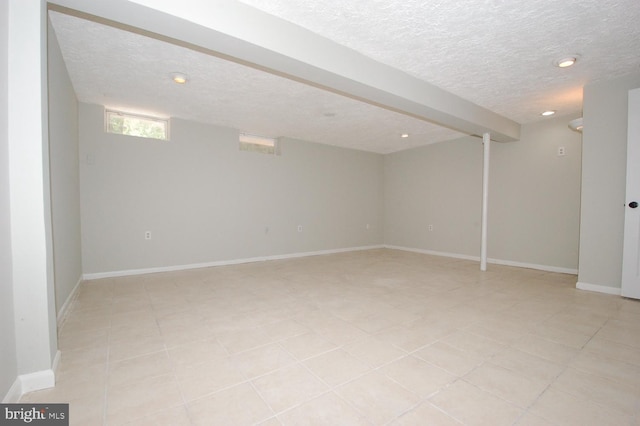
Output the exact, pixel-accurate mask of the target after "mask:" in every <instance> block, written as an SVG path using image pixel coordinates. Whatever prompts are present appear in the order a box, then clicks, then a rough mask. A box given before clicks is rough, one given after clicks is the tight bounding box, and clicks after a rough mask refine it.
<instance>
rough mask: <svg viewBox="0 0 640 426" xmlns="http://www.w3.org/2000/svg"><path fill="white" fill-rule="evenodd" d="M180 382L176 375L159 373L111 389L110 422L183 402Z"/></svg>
mask: <svg viewBox="0 0 640 426" xmlns="http://www.w3.org/2000/svg"><path fill="white" fill-rule="evenodd" d="M182 404H183V402H182V397H181V395H180V390H179V389H178V384H177V383H176V381H175V379H174V378H173V376H172V375H167V376H158V377H153V378H151V379H146V380H142V381H138V382H136V383H133V384H130V385H127V386H116V387H110V388H109V389H108V391H107V423H108V424H112V423H113V424H118V423H120V424H121V423H126V422H131V421H133V420H136V419H138V418H140V417H144V416H146V415H148V414H149V413H155V412H157V411H161V410H164V409H168V408H171V407H176V406H180V405H182Z"/></svg>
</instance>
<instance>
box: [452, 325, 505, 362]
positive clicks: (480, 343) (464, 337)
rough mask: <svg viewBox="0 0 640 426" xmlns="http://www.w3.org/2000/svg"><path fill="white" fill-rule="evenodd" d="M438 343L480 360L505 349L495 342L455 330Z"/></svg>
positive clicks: (502, 345)
mask: <svg viewBox="0 0 640 426" xmlns="http://www.w3.org/2000/svg"><path fill="white" fill-rule="evenodd" d="M440 341H441V342H444V343H446V344H447V345H449V346H453V347H454V348H457V349H460V350H462V351H464V352H468V353H470V354H473V355H475V356H478V357H481V358H488V357H490V356H492V355H494V354H495V353H497V352H499V351H501V350H503V349H504V348H505V347H506V345H504V344H502V343H500V342H498V341H496V340H493V339H489V338H486V337H484V336H480V335H477V334H473V333H469V332H466V331H464V330H457V331H456V332H454V333H452V334H449V335H447V336H445V337H443V338H442V339H440Z"/></svg>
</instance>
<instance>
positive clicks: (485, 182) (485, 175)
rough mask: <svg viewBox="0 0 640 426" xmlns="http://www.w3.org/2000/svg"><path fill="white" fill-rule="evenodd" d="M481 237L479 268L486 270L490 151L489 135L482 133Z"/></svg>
mask: <svg viewBox="0 0 640 426" xmlns="http://www.w3.org/2000/svg"><path fill="white" fill-rule="evenodd" d="M482 146H483V151H482V152H483V162H482V239H481V245H480V270H481V271H483V272H484V271H486V270H487V210H488V207H489V159H490V151H491V135H490V134H489V133H485V134H483V135H482Z"/></svg>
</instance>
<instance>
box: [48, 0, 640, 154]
mask: <svg viewBox="0 0 640 426" xmlns="http://www.w3.org/2000/svg"><path fill="white" fill-rule="evenodd" d="M243 3H246V4H249V5H251V6H254V7H256V8H258V9H260V10H262V11H264V12H267V13H269V14H272V15H274V16H278V17H280V18H283V19H285V20H287V21H290V22H292V23H294V24H297V25H299V26H301V27H304V28H306V29H309V30H311V31H313V32H315V33H317V34H319V35H321V36H324V37H326V38H328V39H330V40H332V41H334V42H337V43H339V44H342V45H344V46H346V47H349V48H351V49H353V50H355V51H357V52H359V53H361V54H364V55H366V56H368V57H370V58H372V59H374V60H376V61H378V62H381V63H384V64H387V65H390V66H393V67H395V68H398V69H400V70H402V71H404V72H406V73H408V74H410V75H413V76H415V77H418V78H420V79H422V80H424V81H427V82H429V83H432V84H435V85H436V86H439V87H440V88H442V89H445V90H447V91H449V92H451V93H453V94H456V95H458V96H460V97H462V98H464V99H467V100H469V101H471V102H473V103H476V104H478V105H480V106H482V107H485V108H487V109H489V110H492V111H494V112H496V113H498V114H501V115H503V116H505V117H507V118H510V119H512V120H514V121H516V122H519V123H529V122H534V121H537V120H543V119H544V118H542V117H541V116H540V112H542V111H544V110H547V109H554V110H557V111H558V114H559V115H565V114H573V113H578V112H580V110H581V105H582V87H583V86H584V85H585V84H586V83H588V82H594V81H598V80H603V79H610V78H614V77H617V76H620V75H625V74H629V73H633V72H639V71H640V24H639V22H640V3H638V0H620V1H613V0H611V1H606V2H602V1H601V0H600V1H594V0H572V1H568V0H564V1H561V2H560V1H557V0H536V1H521V2H516V1H513V2H505V1H488V0H485V1H478V0H457V1H455V2H449V1H444V0H443V1H411V0H404V1H402V2H388V1H387V2H382V1H372V0H349V1H345V0H323V1H322V2H317V1H311V0H244V1H243ZM50 16H51V21H52V24H53V27H54V30H55V32H56V36H57V38H58V41H59V43H60V46H61V49H62V52H63V57H64V60H65V63H66V65H67V69H68V72H69V75H70V77H71V80H72V83H73V86H74V89H75V91H76V94H77V96H78V99H79V100H80V101H82V102H88V103H96V104H102V105H105V106H107V107H114V108H122V109H126V110H131V111H138V112H144V113H151V114H160V115H164V116H172V117H179V118H184V119H190V120H195V121H200V122H205V123H211V124H215V125H222V126H227V127H232V128H236V129H239V130H241V131H246V132H249V133H255V134H261V135H265V136H272V137H278V136H286V137H291V138H297V139H303V140H309V141H314V142H320V143H326V144H330V145H337V146H343V147H349V148H355V149H361V150H367V151H372V152H379V153H389V152H394V151H398V150H402V149H407V148H410V147H414V146H419V145H425V144H428V143H435V142H440V141H444V140H448V139H453V138H457V137H459V136H461V135H462V134H461V133H458V132H455V131H453V130H450V129H446V128H443V127H439V126H436V125H434V124H431V123H428V122H425V121H422V120H418V119H415V118H412V117H408V116H405V115H402V114H399V113H396V112H392V111H388V110H385V109H382V108H379V107H376V106H372V105H369V104H366V103H363V102H359V101H356V100H353V99H350V98H347V97H344V96H340V95H337V94H335V93H330V92H326V91H323V90H321V89H318V88H316V87H311V86H307V85H305V84H303V83H299V82H295V81H292V80H288V79H285V78H283V77H279V76H275V75H272V74H268V73H265V72H263V71H259V70H256V69H253V68H249V67H247V66H244V65H240V64H237V63H234V62H229V61H226V60H223V59H220V58H218V57H214V56H210V55H207V54H204V53H200V52H196V51H194V50H190V49H187V48H185V47H180V46H177V45H173V44H169V43H167V42H164V41H160V40H157V39H154V38H149V37H145V36H143V35H140V34H137V33H132V32H127V31H124V30H122V29H118V28H114V27H109V26H105V25H103V24H99V23H96V22H92V21H88V20H84V19H80V18H77V17H74V16H69V15H65V14H61V13H58V12H53V11H51V12H50ZM569 54H579V55H580V60H579V61H578V63H577V64H576V65H575V66H573V67H571V68H568V69H559V68H557V67H554V66H553V65H552V62H553V61H554V60H555V59H559V58H560V57H563V56H566V55H569ZM174 71H180V72H184V73H187V74H188V75H189V76H190V81H189V83H188V84H186V85H183V86H179V85H177V84H175V83H173V82H172V81H171V80H170V78H169V75H170V73H171V72H174ZM401 133H409V134H410V135H411V136H410V137H409V138H407V139H401V138H400V137H399V136H400V134H401Z"/></svg>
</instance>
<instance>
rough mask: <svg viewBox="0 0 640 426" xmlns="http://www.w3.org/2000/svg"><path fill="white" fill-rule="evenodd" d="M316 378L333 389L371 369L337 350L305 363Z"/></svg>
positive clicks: (344, 352) (342, 351)
mask: <svg viewBox="0 0 640 426" xmlns="http://www.w3.org/2000/svg"><path fill="white" fill-rule="evenodd" d="M304 365H306V366H307V368H309V369H310V370H311V371H312V372H313V373H314V374H315V375H316V376H318V377H319V378H320V379H322V380H323V381H324V382H325V383H327V384H328V385H329V386H331V387H335V386H338V385H340V384H342V383H345V382H347V381H349V380H351V379H354V378H356V377H358V376H360V375H362V374H364V373H366V372H367V371H369V370H370V369H371V367H369V366H368V365H367V364H366V363H364V362H363V361H360V360H358V359H357V358H355V357H354V356H353V355H351V354H349V353H348V352H346V351H345V350H343V349H336V350H333V351H330V352H326V353H324V354H322V355H318V356H316V357H313V358H310V359H308V360H306V361H304Z"/></svg>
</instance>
